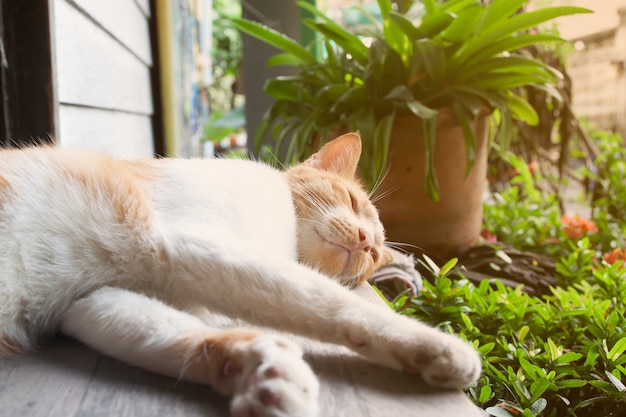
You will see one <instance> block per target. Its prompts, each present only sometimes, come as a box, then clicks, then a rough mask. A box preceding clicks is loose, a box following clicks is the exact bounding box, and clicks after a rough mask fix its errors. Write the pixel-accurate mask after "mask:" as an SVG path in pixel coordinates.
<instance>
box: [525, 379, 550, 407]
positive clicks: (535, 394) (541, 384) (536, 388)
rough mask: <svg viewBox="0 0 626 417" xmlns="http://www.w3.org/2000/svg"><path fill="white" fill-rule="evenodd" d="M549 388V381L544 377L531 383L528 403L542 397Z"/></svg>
mask: <svg viewBox="0 0 626 417" xmlns="http://www.w3.org/2000/svg"><path fill="white" fill-rule="evenodd" d="M549 386H550V381H548V378H546V377H542V378H539V379H538V380H536V381H535V382H533V383H532V384H531V385H530V395H531V397H530V401H531V402H533V401H536V400H537V399H538V398H539V397H541V396H542V395H543V393H544V392H546V390H547V389H548V387H549Z"/></svg>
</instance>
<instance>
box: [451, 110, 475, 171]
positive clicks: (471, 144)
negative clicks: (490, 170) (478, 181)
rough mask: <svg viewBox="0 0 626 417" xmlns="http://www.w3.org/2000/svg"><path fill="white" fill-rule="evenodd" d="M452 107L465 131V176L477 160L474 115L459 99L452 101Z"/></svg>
mask: <svg viewBox="0 0 626 417" xmlns="http://www.w3.org/2000/svg"><path fill="white" fill-rule="evenodd" d="M452 109H453V110H454V115H455V116H456V119H457V120H458V121H459V123H460V124H461V130H462V131H463V140H464V141H465V152H466V153H465V176H467V175H468V174H469V173H470V171H471V170H472V167H473V166H474V161H475V160H476V136H475V135H474V129H472V122H473V118H472V115H471V114H470V113H469V112H468V111H466V110H465V109H464V108H463V105H462V103H461V102H459V101H455V102H454V103H452Z"/></svg>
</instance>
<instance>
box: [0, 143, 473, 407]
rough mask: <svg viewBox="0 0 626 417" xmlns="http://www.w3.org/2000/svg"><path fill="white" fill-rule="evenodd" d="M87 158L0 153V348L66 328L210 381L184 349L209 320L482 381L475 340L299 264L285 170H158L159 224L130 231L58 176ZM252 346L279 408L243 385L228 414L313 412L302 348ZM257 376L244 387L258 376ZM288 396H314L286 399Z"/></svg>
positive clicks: (132, 357)
mask: <svg viewBox="0 0 626 417" xmlns="http://www.w3.org/2000/svg"><path fill="white" fill-rule="evenodd" d="M73 152H75V151H73ZM76 155H79V156H78V157H77V156H76ZM70 156H71V157H70ZM68 158H69V160H70V161H69V162H68ZM76 158H78V159H85V158H86V159H87V160H90V159H91V158H93V156H91V155H90V154H76V153H68V151H63V150H59V151H53V150H46V151H41V150H30V151H26V152H11V153H10V154H3V153H1V152H0V180H2V179H4V180H5V181H6V182H8V183H9V184H10V185H11V186H10V189H9V191H8V192H5V194H2V190H0V346H1V341H2V339H3V338H5V339H8V340H12V341H17V342H19V343H21V344H23V345H25V346H26V345H29V344H31V343H34V342H36V340H37V339H38V338H39V337H40V336H41V335H45V334H51V333H54V332H56V331H57V330H58V329H59V328H61V329H62V330H63V331H64V332H66V333H67V334H70V335H72V336H74V337H76V338H78V339H80V340H82V341H84V342H85V343H87V344H89V345H91V346H93V347H95V348H97V349H99V350H101V351H103V352H105V353H107V354H109V355H112V356H115V357H118V358H120V359H122V360H125V361H127V362H130V363H134V364H137V365H139V366H143V367H145V368H148V369H152V370H154V371H157V372H161V373H164V374H167V375H173V376H183V377H189V378H190V379H201V378H202V376H201V375H200V376H194V373H193V370H192V369H190V367H193V366H195V365H194V364H193V363H189V362H188V360H187V358H186V357H184V355H181V356H177V353H180V350H177V349H178V347H177V346H180V343H181V340H187V339H186V338H187V337H188V335H189V334H196V333H198V332H199V334H200V335H201V336H202V334H206V335H210V334H211V332H213V331H214V330H215V326H214V325H217V323H210V322H209V323H207V320H200V319H198V318H197V317H195V316H193V315H191V314H190V313H189V312H191V311H198V310H201V309H204V308H206V309H208V310H210V311H214V312H216V313H219V314H223V315H226V316H229V317H233V318H240V319H243V320H246V321H248V322H250V323H253V324H257V325H262V326H268V327H273V328H276V329H279V330H283V331H288V332H293V333H298V334H301V335H305V336H308V337H311V338H316V339H319V340H322V341H326V342H331V343H337V344H343V345H346V346H348V347H351V348H352V349H354V350H355V351H357V352H359V353H361V354H362V355H364V356H365V357H366V358H368V359H370V360H372V361H374V362H376V363H379V364H383V365H386V366H390V367H393V368H396V369H401V368H403V369H405V370H407V371H409V372H420V373H422V374H423V375H424V377H425V378H426V379H427V380H428V381H429V382H431V383H432V384H434V385H441V386H446V387H466V386H467V385H468V384H470V383H472V382H473V381H474V380H475V379H476V378H477V377H478V375H479V374H480V361H479V359H478V356H477V355H476V353H475V351H474V350H473V349H472V348H471V347H469V346H468V345H467V344H466V343H464V342H462V341H460V340H459V339H457V338H455V337H453V336H449V335H445V334H443V333H440V332H438V331H436V330H434V329H431V328H429V327H427V326H425V325H422V324H420V323H418V322H416V321H415V320H411V319H408V318H406V317H401V316H398V315H396V314H394V313H393V312H392V311H390V310H388V309H385V308H381V307H379V306H374V305H370V304H369V303H367V302H365V301H363V300H361V299H360V298H359V297H357V296H355V295H354V294H352V293H351V292H350V291H348V290H347V289H346V288H344V287H342V286H340V285H339V284H338V283H336V282H335V281H333V280H330V279H328V277H326V276H324V275H322V274H321V273H319V272H317V271H316V270H314V269H312V268H309V267H306V266H304V265H302V264H299V263H298V262H296V247H297V242H296V217H295V214H294V208H293V203H292V200H291V193H290V190H289V187H288V184H287V182H286V180H285V178H284V176H283V175H282V174H281V173H280V172H278V171H276V170H274V169H272V168H269V167H267V166H264V165H262V164H259V163H253V162H246V161H236V160H211V161H208V160H206V161H203V160H173V159H171V160H160V161H154V162H151V164H153V165H154V166H156V167H157V169H156V171H155V172H157V174H158V175H157V178H154V179H152V180H145V181H144V182H143V183H142V187H143V188H142V189H143V190H144V191H145V192H146V193H147V195H148V196H149V201H150V204H151V209H150V210H151V213H152V214H153V221H152V223H151V224H150V225H149V227H146V228H141V227H139V228H137V227H135V228H133V227H129V226H128V225H124V224H120V223H119V221H117V220H116V219H117V217H116V216H117V214H116V211H115V207H114V205H112V204H111V203H110V201H107V199H106V198H104V196H105V194H106V193H98V192H96V193H94V194H92V195H91V196H86V195H85V193H84V191H81V190H80V189H79V187H76V184H73V183H72V182H71V181H68V180H67V178H66V177H64V176H63V175H61V174H60V173H59V172H60V169H61V168H60V167H63V166H64V164H68V163H72V162H71V161H74V160H75V159H76ZM99 158H100V157H96V158H94V159H93V160H94V162H93V163H94V164H98V162H97V161H99V160H100V159H99ZM103 169H104V168H103ZM0 184H1V181H0ZM241 349H243V350H245V355H244V356H245V358H248V359H245V360H246V361H248V362H250V361H251V360H252V359H251V358H257V359H258V357H262V358H263V360H262V362H263V363H269V364H271V365H272V366H277V367H278V368H281V369H290V371H289V372H286V373H285V376H284V378H281V379H280V381H278V382H276V381H273V382H271V383H272V384H274V382H276V384H278V385H276V388H275V392H278V393H279V395H280V396H281V397H282V398H283V401H282V404H283V405H282V406H280V407H279V406H273V405H272V406H271V407H269V408H267V406H266V405H263V404H261V405H258V404H257V405H254V404H255V401H256V399H255V398H257V397H256V394H254V392H256V391H254V390H255V389H257V388H258V387H257V385H258V384H257V385H255V384H252V385H249V386H248V385H246V388H245V389H244V388H241V382H237V383H235V385H236V386H237V388H236V389H235V392H234V395H235V397H234V398H235V400H234V402H233V415H237V413H238V412H239V411H238V410H243V409H246V410H247V409H248V408H250V407H252V408H253V409H254V410H255V412H256V413H257V414H258V415H262V416H282V415H302V416H312V415H314V414H315V401H314V400H315V396H316V393H317V381H316V380H315V379H314V378H313V377H312V376H310V375H312V374H311V373H310V369H309V368H308V366H307V365H306V364H305V362H304V361H303V360H302V359H301V352H300V351H299V350H296V351H294V352H293V353H292V354H285V352H283V351H282V350H284V348H283V347H280V346H279V347H277V346H276V344H275V343H273V342H271V343H270V342H268V343H262V342H259V343H257V344H254V343H253V344H244V345H242V347H241ZM287 350H289V349H287ZM277 352H278V353H277ZM248 362H246V363H248ZM255 363H258V361H257V362H255ZM250 366H251V365H246V370H245V372H243V374H245V375H251V374H252V373H255V372H257V371H258V369H256V368H254V369H248V368H249V367H250ZM255 366H256V365H255ZM263 366H264V365H263ZM261 368H262V366H261V365H259V369H261ZM293 370H299V371H297V372H296V371H293ZM240 378H244V376H241V377H240ZM293 384H295V385H296V386H297V385H299V384H300V385H303V386H304V388H305V391H306V392H308V393H309V394H307V395H302V394H301V393H300V392H299V391H298V392H296V391H294V392H292V391H290V390H293V387H292V385H293ZM272 386H274V385H272ZM255 387H257V388H255ZM257 390H258V389H257ZM290 392H292V393H291V394H290ZM264 407H265V408H264ZM281 407H282V408H281ZM284 407H287V408H289V410H293V411H292V412H291V411H288V410H287V411H286V410H285V409H284ZM242 413H243V412H242ZM285 413H291V414H285ZM242 415H244V414H242Z"/></svg>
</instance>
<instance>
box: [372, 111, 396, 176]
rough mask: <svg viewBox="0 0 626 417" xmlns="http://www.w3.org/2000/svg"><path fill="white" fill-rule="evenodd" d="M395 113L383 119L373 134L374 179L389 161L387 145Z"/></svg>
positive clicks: (385, 167)
mask: <svg viewBox="0 0 626 417" xmlns="http://www.w3.org/2000/svg"><path fill="white" fill-rule="evenodd" d="M395 118H396V115H395V113H391V114H388V115H387V116H385V117H383V118H382V119H381V120H380V122H379V123H378V126H376V132H375V133H374V155H373V156H374V170H375V175H376V177H378V176H379V174H380V173H382V172H385V171H386V169H387V166H386V165H387V161H388V160H389V143H390V141H391V131H392V129H393V124H394V121H395Z"/></svg>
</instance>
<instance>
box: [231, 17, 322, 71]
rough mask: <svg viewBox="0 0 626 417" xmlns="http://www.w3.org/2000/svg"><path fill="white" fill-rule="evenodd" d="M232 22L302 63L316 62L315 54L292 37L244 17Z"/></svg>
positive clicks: (238, 27) (241, 29)
mask: <svg viewBox="0 0 626 417" xmlns="http://www.w3.org/2000/svg"><path fill="white" fill-rule="evenodd" d="M233 24H234V25H235V27H236V28H237V29H239V30H240V31H242V32H245V33H247V34H248V35H250V36H253V37H255V38H257V39H259V40H261V41H263V42H265V43H267V44H269V45H272V46H274V47H276V48H278V49H281V50H282V51H284V52H286V53H289V54H292V55H293V56H294V58H296V59H298V60H299V61H300V62H301V63H302V64H305V65H312V64H315V63H316V62H317V59H316V58H315V56H314V55H313V54H312V53H310V52H309V51H307V50H306V49H305V48H304V47H302V46H301V45H300V44H299V43H298V42H296V41H294V40H293V39H291V38H289V37H287V36H285V35H283V34H282V33H280V32H277V31H276V30H274V29H271V28H269V27H267V26H265V25H262V24H260V23H257V22H251V21H249V20H244V19H233Z"/></svg>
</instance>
